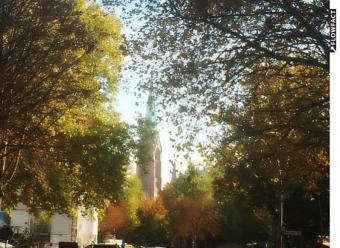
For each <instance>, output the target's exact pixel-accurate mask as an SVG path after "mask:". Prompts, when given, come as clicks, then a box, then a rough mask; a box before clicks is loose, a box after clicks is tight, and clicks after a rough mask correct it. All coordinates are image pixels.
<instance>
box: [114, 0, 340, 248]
mask: <svg viewBox="0 0 340 248" xmlns="http://www.w3.org/2000/svg"><path fill="white" fill-rule="evenodd" d="M330 6H331V8H333V9H334V8H340V1H334V0H333V1H331V3H330ZM337 26H339V25H337ZM337 29H338V27H337ZM128 30H129V27H125V32H127V33H128ZM337 33H339V32H338V31H337ZM338 50H339V49H338ZM339 57H340V56H339V51H337V53H335V54H331V58H330V59H331V63H330V64H331V68H330V71H331V84H330V92H331V103H330V104H331V105H330V113H331V121H330V124H331V126H330V131H331V137H330V145H331V148H330V152H331V157H330V159H331V173H330V186H331V201H330V203H331V219H330V224H331V233H335V232H336V230H338V227H339V223H340V211H336V210H337V209H340V200H339V199H338V197H336V195H337V196H338V194H339V192H340V180H339V178H340V169H339V168H337V167H336V166H334V165H335V164H339V163H340V153H339V147H340V114H339V113H340V70H339V69H338V68H339V65H340V58H339ZM131 73H132V72H129V71H123V73H122V77H123V79H124V78H125V79H126V78H128V77H130V76H131ZM137 82H138V77H132V79H131V81H130V82H129V84H128V85H124V84H123V85H122V87H121V90H120V92H119V97H118V101H117V108H118V111H119V112H121V114H122V115H121V117H122V119H123V120H124V121H126V122H128V123H133V122H134V119H135V117H136V116H137V115H138V114H142V115H144V114H145V110H146V104H145V103H146V99H147V95H142V96H141V99H137V98H136V97H135V96H134V94H133V91H134V88H135V86H136V83H137ZM136 102H139V105H138V106H136V105H135V103H136ZM172 128H173V127H171V124H169V123H159V125H158V129H159V130H160V138H161V143H162V147H163V153H162V163H163V172H162V176H163V181H164V182H167V181H169V180H170V178H171V174H170V164H169V162H168V160H169V158H171V156H173V155H174V154H175V152H174V150H173V149H171V143H170V141H169V135H168V133H167V132H168V131H169V130H171V129H172ZM164 182H163V184H164ZM331 242H332V247H340V237H336V236H335V235H333V236H331Z"/></svg>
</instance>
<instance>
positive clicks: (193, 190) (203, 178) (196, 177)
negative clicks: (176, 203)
mask: <svg viewBox="0 0 340 248" xmlns="http://www.w3.org/2000/svg"><path fill="white" fill-rule="evenodd" d="M164 194H169V195H168V197H169V196H170V197H176V198H181V197H184V196H186V197H192V198H193V197H198V196H201V195H205V194H207V195H211V194H212V178H211V176H209V174H208V172H207V171H202V170H200V169H199V168H198V167H197V166H195V165H194V164H193V163H190V164H189V166H188V168H187V170H186V171H185V172H184V173H181V174H179V176H178V177H177V178H176V179H175V180H174V181H173V182H171V183H170V184H169V185H167V186H166V187H165V189H164Z"/></svg>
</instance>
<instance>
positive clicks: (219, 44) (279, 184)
mask: <svg viewBox="0 0 340 248" xmlns="http://www.w3.org/2000/svg"><path fill="white" fill-rule="evenodd" d="M104 3H107V4H110V3H118V4H122V5H124V4H131V1H119V0H116V1H115V0H107V1H104ZM328 8H329V1H324V0H319V1H288V0H281V1H191V0H178V1H149V2H147V3H145V2H144V1H134V5H131V6H130V8H127V9H126V17H127V18H130V17H131V16H132V15H130V16H129V14H134V15H137V16H138V17H139V19H141V20H142V22H143V23H142V24H141V25H140V26H137V30H136V32H133V35H132V36H131V37H130V39H129V42H130V43H129V44H130V45H131V50H133V51H135V54H136V56H135V57H134V62H135V63H134V65H133V66H132V68H133V69H134V70H135V71H137V72H139V75H140V78H141V79H140V80H141V82H140V88H142V89H145V88H147V89H152V91H153V92H155V93H156V94H157V96H158V98H159V99H161V102H162V103H161V105H163V108H164V111H165V114H164V115H165V117H169V116H170V118H172V120H173V121H174V123H175V124H176V125H178V126H179V127H178V132H177V133H176V134H175V135H176V138H177V139H183V138H184V136H186V138H187V141H186V142H195V141H197V138H199V137H200V135H197V132H199V131H200V130H203V132H202V133H203V136H204V137H205V138H208V139H209V142H211V143H212V144H211V146H210V147H208V148H210V150H209V149H208V152H207V156H209V157H208V159H209V160H211V161H213V163H214V165H215V167H217V168H216V175H217V177H216V178H215V180H214V191H215V196H216V198H217V200H218V201H221V202H228V201H232V202H234V203H235V204H239V202H238V201H236V200H235V199H239V198H241V199H242V198H243V197H245V198H246V199H247V202H248V204H249V205H251V206H253V207H254V208H251V209H246V210H245V212H247V213H251V212H252V211H255V210H258V209H261V208H263V209H264V210H265V211H266V213H269V214H270V215H271V217H272V218H273V219H274V221H278V219H277V215H278V207H279V196H280V193H281V192H283V194H284V200H285V201H287V202H290V204H293V205H294V203H293V202H294V201H291V199H296V198H297V197H296V194H298V195H300V196H301V199H299V200H298V201H295V204H296V207H297V208H300V207H301V206H305V207H306V212H309V213H310V215H308V217H306V219H304V220H302V219H300V218H295V220H298V219H299V220H300V221H301V222H300V223H299V226H300V228H301V229H304V231H305V233H309V234H310V233H312V232H315V230H316V225H315V224H314V223H320V225H319V226H320V227H319V231H320V232H321V231H322V230H321V229H322V226H325V225H327V223H328V224H329V219H328V220H326V221H325V222H326V223H323V221H324V220H325V219H327V216H328V210H325V206H327V205H328V201H329V45H328V44H329V35H328V33H329V24H328ZM129 11H130V12H129ZM141 65H145V67H141ZM137 67H138V68H137ZM146 71H147V72H148V73H146ZM145 75H148V76H145ZM186 142H184V143H186ZM211 147H212V148H213V149H211ZM211 151H213V152H212V153H209V152H211ZM172 187H174V190H176V188H175V186H172ZM169 194H170V193H169ZM315 199H319V200H320V202H319V209H320V211H321V210H322V211H321V214H320V216H317V215H313V214H312V213H314V207H315V206H316V205H317V203H316V201H315ZM235 207H236V206H235ZM326 208H327V207H326ZM307 209H308V210H307ZM294 215H296V213H291V215H290V214H289V213H288V214H287V221H288V220H290V221H292V222H291V223H287V225H288V226H290V225H293V223H294V225H295V226H298V225H297V224H296V223H295V222H294V221H293V219H294ZM306 216H307V215H306ZM240 221H241V220H240ZM277 223H278V222H277ZM277 223H276V224H274V223H273V226H274V227H276V226H277ZM306 223H310V225H307V224H306ZM309 234H308V235H309ZM310 237H312V235H310V236H309V237H308V238H310Z"/></svg>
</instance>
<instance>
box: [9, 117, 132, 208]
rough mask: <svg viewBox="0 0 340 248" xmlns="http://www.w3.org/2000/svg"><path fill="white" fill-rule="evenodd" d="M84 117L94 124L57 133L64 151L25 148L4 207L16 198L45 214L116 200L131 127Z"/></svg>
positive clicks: (127, 164)
mask: <svg viewBox="0 0 340 248" xmlns="http://www.w3.org/2000/svg"><path fill="white" fill-rule="evenodd" d="M88 120H89V121H90V122H92V124H90V125H89V126H86V128H88V130H87V131H86V132H84V133H74V132H72V136H66V135H65V136H61V135H60V133H59V138H60V137H63V140H62V142H61V145H63V149H58V150H55V151H50V152H45V151H44V150H43V151H41V150H36V149H27V152H28V153H27V154H26V153H24V154H25V155H26V156H25V158H24V159H23V160H22V162H21V164H20V167H19V168H18V171H17V174H16V176H15V177H14V178H13V180H12V181H11V182H10V183H9V184H8V194H6V196H5V197H4V205H5V206H7V207H12V206H13V205H15V204H16V203H18V202H19V201H20V202H22V203H24V204H26V205H27V206H29V207H31V208H33V209H34V208H38V209H42V210H45V211H47V212H48V213H54V212H66V213H72V212H73V210H74V209H75V208H77V206H79V205H83V206H84V207H87V208H91V207H95V208H96V209H97V210H98V211H100V210H103V209H105V207H106V206H107V205H108V203H109V202H114V201H117V199H119V198H120V195H121V194H122V192H123V185H124V183H125V177H126V171H127V168H128V166H129V156H130V152H131V145H130V141H131V140H130V133H129V129H128V127H127V126H126V125H125V124H123V123H120V122H119V121H118V120H116V121H115V122H112V121H113V120H106V121H105V120H103V119H98V118H94V119H92V120H91V119H88ZM79 132H80V131H79Z"/></svg>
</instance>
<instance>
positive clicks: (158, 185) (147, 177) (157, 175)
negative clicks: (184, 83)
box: [137, 94, 162, 198]
mask: <svg viewBox="0 0 340 248" xmlns="http://www.w3.org/2000/svg"><path fill="white" fill-rule="evenodd" d="M155 109H156V108H155V100H154V97H153V95H152V94H150V95H149V98H148V101H147V107H146V113H145V118H146V119H147V120H149V121H152V122H154V123H156V122H157V120H156V110H155ZM149 152H150V154H151V157H152V159H151V161H150V164H149V165H148V167H147V171H144V170H143V169H142V168H140V167H139V166H137V175H138V177H139V178H140V179H141V181H142V189H143V191H144V192H145V194H146V195H147V196H148V197H150V198H155V197H156V196H157V195H158V194H159V192H160V191H161V189H162V161H161V155H162V146H161V142H160V138H159V133H158V131H156V134H155V136H154V140H153V142H152V145H151V147H150V150H149Z"/></svg>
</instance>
